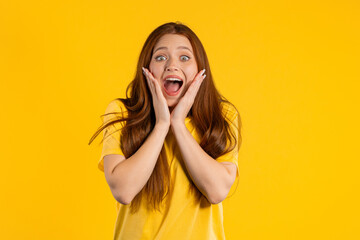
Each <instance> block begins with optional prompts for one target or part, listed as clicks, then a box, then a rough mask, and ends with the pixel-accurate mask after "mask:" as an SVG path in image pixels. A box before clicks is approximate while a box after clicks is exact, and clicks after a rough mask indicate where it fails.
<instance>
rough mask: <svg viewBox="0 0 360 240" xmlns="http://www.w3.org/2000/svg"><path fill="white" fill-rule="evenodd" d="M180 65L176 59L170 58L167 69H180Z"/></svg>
mask: <svg viewBox="0 0 360 240" xmlns="http://www.w3.org/2000/svg"><path fill="white" fill-rule="evenodd" d="M178 70H179V69H178V67H177V66H176V63H175V60H171V59H170V60H169V61H168V64H166V67H165V71H170V72H171V71H178Z"/></svg>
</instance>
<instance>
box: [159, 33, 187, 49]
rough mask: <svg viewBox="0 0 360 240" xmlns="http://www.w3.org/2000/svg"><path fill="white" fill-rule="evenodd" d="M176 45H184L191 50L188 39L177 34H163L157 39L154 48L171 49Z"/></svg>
mask: <svg viewBox="0 0 360 240" xmlns="http://www.w3.org/2000/svg"><path fill="white" fill-rule="evenodd" d="M178 46H185V47H188V48H189V49H191V51H192V50H193V49H192V46H191V43H190V41H189V39H188V38H187V37H185V36H183V35H179V34H165V35H164V36H162V37H161V38H160V39H159V40H158V41H157V43H156V44H155V47H154V50H156V49H157V48H158V47H167V48H168V49H172V48H173V49H175V48H177V47H178Z"/></svg>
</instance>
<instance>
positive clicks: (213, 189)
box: [172, 122, 237, 204]
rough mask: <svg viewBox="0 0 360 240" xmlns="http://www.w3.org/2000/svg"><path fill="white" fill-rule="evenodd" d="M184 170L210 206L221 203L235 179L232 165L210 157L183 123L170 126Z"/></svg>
mask: <svg viewBox="0 0 360 240" xmlns="http://www.w3.org/2000/svg"><path fill="white" fill-rule="evenodd" d="M172 131H173V132H174V135H175V138H176V141H177V143H178V145H179V148H180V151H181V154H182V157H183V159H184V162H185V165H186V168H187V170H188V172H189V174H190V176H191V178H192V180H193V181H194V183H195V185H196V186H197V187H198V189H199V190H200V191H201V192H202V193H203V194H204V195H205V196H206V198H207V199H208V200H209V202H210V203H212V204H217V203H219V202H221V201H223V200H224V199H225V198H226V196H227V194H228V193H229V191H230V188H231V186H232V184H233V183H234V181H235V177H236V170H237V169H236V165H235V164H234V163H228V162H224V163H220V162H217V161H216V160H214V159H213V158H212V157H210V156H209V155H208V154H207V153H206V152H205V151H204V150H203V149H202V148H201V147H200V145H199V144H198V143H197V142H196V140H195V139H194V138H193V136H192V135H191V133H190V132H189V131H188V129H187V128H186V126H185V123H182V122H179V123H176V124H174V125H172Z"/></svg>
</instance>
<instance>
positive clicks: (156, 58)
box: [155, 55, 190, 61]
mask: <svg viewBox="0 0 360 240" xmlns="http://www.w3.org/2000/svg"><path fill="white" fill-rule="evenodd" d="M183 56H185V57H187V58H188V60H190V57H189V56H186V55H182V56H181V57H183ZM159 57H164V56H163V55H159V56H157V57H155V60H156V61H159V60H158V58H159Z"/></svg>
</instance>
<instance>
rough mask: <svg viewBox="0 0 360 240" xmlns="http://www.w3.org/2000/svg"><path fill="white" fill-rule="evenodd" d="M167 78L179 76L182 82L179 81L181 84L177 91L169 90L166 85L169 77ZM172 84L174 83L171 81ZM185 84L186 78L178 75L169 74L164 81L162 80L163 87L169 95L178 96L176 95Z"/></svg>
mask: <svg viewBox="0 0 360 240" xmlns="http://www.w3.org/2000/svg"><path fill="white" fill-rule="evenodd" d="M167 78H177V79H179V80H181V83H179V84H180V87H179V89H178V90H177V91H176V92H174V91H169V90H168V89H167V88H166V87H165V85H166V84H168V83H166V79H167ZM171 84H173V83H171ZM183 85H184V80H183V79H182V78H181V77H179V76H177V75H168V76H166V77H164V79H163V81H162V86H163V88H164V91H165V92H166V94H167V95H169V96H176V95H177V94H178V93H179V92H180V90H181V89H182V87H183Z"/></svg>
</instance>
